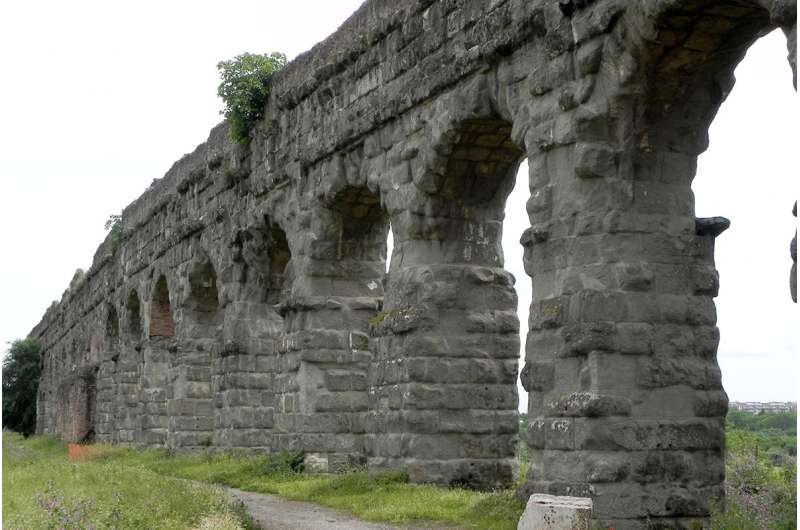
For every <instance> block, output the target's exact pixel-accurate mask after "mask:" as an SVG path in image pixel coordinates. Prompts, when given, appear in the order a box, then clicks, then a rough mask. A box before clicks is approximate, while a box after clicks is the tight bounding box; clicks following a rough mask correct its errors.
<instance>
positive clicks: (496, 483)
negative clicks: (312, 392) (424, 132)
mask: <svg viewBox="0 0 800 530" xmlns="http://www.w3.org/2000/svg"><path fill="white" fill-rule="evenodd" d="M511 130H512V126H511V124H510V123H508V122H507V121H504V120H502V119H499V118H497V117H494V116H490V117H487V118H485V119H470V120H465V121H463V122H460V123H458V124H457V125H456V126H455V127H454V129H453V131H452V132H450V133H447V134H446V135H445V136H444V138H445V139H446V145H439V146H437V147H436V148H435V153H436V155H435V156H436V157H438V158H436V161H435V163H432V164H430V165H431V166H436V167H439V168H441V171H440V172H439V173H436V172H435V170H431V171H430V173H429V174H428V175H427V176H426V178H427V181H426V182H425V184H424V185H425V186H426V190H425V193H424V194H423V193H420V194H419V195H417V196H415V197H414V200H415V201H417V202H414V203H412V204H410V205H409V207H408V209H407V210H400V211H397V212H394V211H393V212H392V225H393V226H394V227H395V229H394V236H395V240H394V251H393V257H392V266H391V269H390V272H389V277H388V280H387V289H386V296H385V302H384V308H383V311H382V312H381V313H380V314H379V316H378V318H376V319H375V321H374V325H373V329H372V334H373V336H374V337H375V345H376V346H375V347H376V361H375V363H374V364H375V370H374V372H375V374H374V376H373V379H372V380H371V388H370V396H371V400H372V402H373V407H374V408H375V414H376V415H377V416H379V417H381V418H385V420H383V422H384V423H385V425H384V423H381V422H378V424H377V432H376V434H375V435H374V436H375V437H376V439H377V441H376V442H375V443H374V444H373V446H374V447H375V448H376V451H375V454H374V455H372V456H371V458H370V463H371V467H375V468H380V467H392V466H394V465H404V463H403V462H405V461H407V460H409V459H411V460H414V461H416V462H417V465H415V466H414V467H413V470H412V472H411V480H412V481H420V482H430V481H434V482H439V483H443V484H448V485H454V486H463V487H469V488H480V489H484V488H489V489H491V488H496V487H507V486H508V485H509V484H510V483H511V482H512V480H513V477H514V475H515V468H516V464H515V457H516V447H517V443H516V440H517V429H518V410H517V407H518V395H517V391H516V381H517V370H518V363H519V357H520V336H519V333H520V329H519V328H520V326H519V320H518V317H517V303H518V299H517V294H516V292H515V289H514V285H515V278H514V277H513V276H512V275H511V274H509V272H508V270H507V269H506V268H505V267H504V264H505V263H504V253H503V244H502V239H503V232H504V220H505V208H506V203H507V198H508V196H509V194H510V192H511V190H512V189H513V188H514V185H515V182H516V180H517V179H516V177H517V172H518V169H519V167H520V163H521V161H522V159H523V158H524V151H523V150H522V149H520V148H519V147H517V146H516V145H515V144H514V143H513V142H512V141H511V139H510V136H511ZM526 181H527V179H526ZM526 187H527V186H522V189H523V190H524V189H525V188H526ZM526 199H527V197H526ZM524 211H525V210H524V207H523V212H524ZM523 227H527V220H526V221H525V224H524V225H523V226H520V227H519V228H520V229H521V228H523ZM517 237H519V233H518V234H517ZM517 245H518V243H517ZM520 262H521V260H520ZM521 269H522V268H521V267H519V268H518V270H521ZM398 392H399V393H401V395H402V396H405V397H403V398H402V399H400V398H398V396H397V394H398ZM443 403H447V405H446V407H447V408H448V410H447V411H444V410H442V404H443ZM420 413H423V414H425V415H427V416H426V417H430V421H426V422H425V424H424V425H422V424H420V425H416V424H414V423H413V421H411V422H409V421H407V420H406V418H411V417H414V415H416V414H420ZM395 425H397V426H399V427H397V426H395ZM488 425H491V427H487V426H488ZM398 429H401V431H400V432H403V435H404V437H406V438H407V439H408V440H409V444H408V447H406V448H403V449H402V450H400V451H392V450H391V449H389V447H391V445H390V442H389V441H390V440H392V439H393V437H394V436H395V434H394V433H395V432H398ZM384 441H386V442H385V443H384ZM433 446H439V447H442V448H443V449H442V450H440V451H436V452H431V451H427V450H422V449H417V448H418V447H419V448H424V447H433ZM490 446H491V447H490ZM384 447H386V449H384ZM459 448H461V449H459ZM464 448H470V449H464ZM430 469H435V470H436V472H435V473H430V472H429V471H428V470H430Z"/></svg>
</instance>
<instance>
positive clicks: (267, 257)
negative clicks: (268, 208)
mask: <svg viewBox="0 0 800 530" xmlns="http://www.w3.org/2000/svg"><path fill="white" fill-rule="evenodd" d="M235 245H236V246H237V247H238V248H239V249H241V250H240V254H239V256H238V257H237V258H236V259H237V260H241V261H242V262H244V264H245V265H246V270H245V275H244V284H245V288H246V290H247V293H246V298H248V299H250V300H252V301H254V302H258V303H267V304H270V305H276V304H279V303H280V302H281V301H282V300H283V299H284V298H285V297H286V289H287V288H288V281H287V274H288V272H289V262H290V261H291V259H292V253H291V251H290V249H289V243H288V241H287V239H286V232H284V231H283V230H282V229H281V228H280V226H278V225H277V224H275V223H273V222H272V221H271V220H270V219H269V218H267V217H264V222H263V223H262V224H261V225H260V226H257V227H253V228H250V229H248V230H243V231H241V232H239V233H238V234H237V235H236V241H235Z"/></svg>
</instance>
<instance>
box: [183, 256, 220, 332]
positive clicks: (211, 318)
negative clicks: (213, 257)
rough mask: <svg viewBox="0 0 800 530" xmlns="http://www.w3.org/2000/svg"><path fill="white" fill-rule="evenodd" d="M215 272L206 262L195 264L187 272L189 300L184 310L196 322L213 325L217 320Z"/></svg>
mask: <svg viewBox="0 0 800 530" xmlns="http://www.w3.org/2000/svg"><path fill="white" fill-rule="evenodd" d="M219 309H220V305H219V291H218V289H217V272H216V270H215V269H214V265H213V264H212V263H211V262H210V261H207V260H204V261H200V262H197V263H195V264H194V265H193V266H192V267H191V269H190V270H189V298H188V300H187V304H186V310H187V311H188V312H189V314H190V315H191V316H192V317H193V319H194V320H196V321H197V322H203V323H213V322H215V321H216V320H218V318H219V315H220V313H219Z"/></svg>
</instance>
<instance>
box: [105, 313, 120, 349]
mask: <svg viewBox="0 0 800 530" xmlns="http://www.w3.org/2000/svg"><path fill="white" fill-rule="evenodd" d="M105 336H106V340H107V341H108V345H109V346H113V345H114V344H115V343H116V341H118V340H119V316H118V315H117V308H116V307H115V306H114V304H108V305H107V307H106V329H105Z"/></svg>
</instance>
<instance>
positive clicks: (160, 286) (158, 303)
mask: <svg viewBox="0 0 800 530" xmlns="http://www.w3.org/2000/svg"><path fill="white" fill-rule="evenodd" d="M149 336H150V338H154V337H158V338H163V339H171V338H173V337H174V336H175V319H174V317H173V316H172V304H171V303H170V295H169V285H168V284H167V277H166V276H165V275H163V274H162V275H160V276H159V277H158V280H156V283H155V285H154V286H153V291H152V295H151V297H150V328H149Z"/></svg>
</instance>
